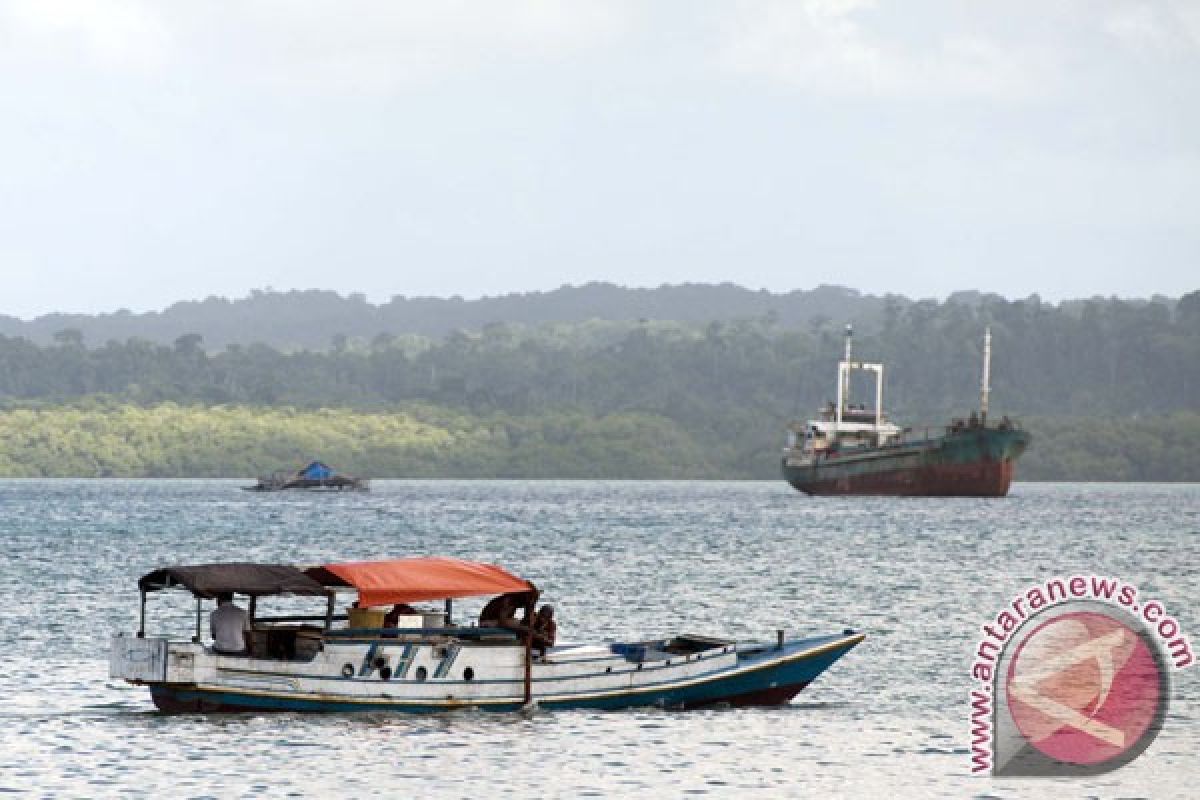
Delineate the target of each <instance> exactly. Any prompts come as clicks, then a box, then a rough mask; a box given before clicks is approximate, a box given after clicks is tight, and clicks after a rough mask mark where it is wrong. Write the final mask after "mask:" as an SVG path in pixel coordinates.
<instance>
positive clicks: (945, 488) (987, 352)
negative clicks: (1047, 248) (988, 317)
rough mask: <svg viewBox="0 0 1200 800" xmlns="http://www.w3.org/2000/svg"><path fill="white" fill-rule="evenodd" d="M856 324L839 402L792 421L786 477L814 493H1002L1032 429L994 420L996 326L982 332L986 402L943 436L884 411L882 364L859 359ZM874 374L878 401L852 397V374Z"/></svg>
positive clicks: (844, 364)
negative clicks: (920, 431) (919, 431)
mask: <svg viewBox="0 0 1200 800" xmlns="http://www.w3.org/2000/svg"><path fill="white" fill-rule="evenodd" d="M852 337H853V331H852V329H851V327H850V326H849V325H847V326H846V355H845V358H844V359H843V360H842V361H841V362H839V363H838V388H837V403H836V404H834V403H830V404H829V405H828V406H826V407H825V408H824V409H822V410H821V412H820V416H819V417H818V418H817V419H810V420H808V422H806V423H798V422H793V423H792V424H791V425H789V426H788V443H787V447H786V448H784V451H783V465H782V466H783V477H784V479H785V480H786V481H787V482H788V483H789V484H791V485H792V487H793V488H795V489H798V490H800V491H802V492H804V493H806V494H810V495H838V494H843V495H921V496H927V497H954V496H964V497H1003V496H1005V495H1006V494H1008V489H1009V486H1010V485H1011V483H1012V479H1013V472H1014V470H1015V467H1016V462H1017V459H1018V458H1019V457H1020V456H1021V454H1022V453H1024V452H1025V448H1027V447H1028V446H1029V442H1030V440H1031V437H1030V435H1029V434H1028V433H1026V432H1025V431H1023V430H1021V429H1020V426H1019V425H1017V423H1015V422H1014V421H1012V420H1010V419H1009V418H1008V417H1003V418H1002V419H1001V420H1000V422H999V423H998V424H995V425H989V424H988V395H989V393H990V392H991V387H990V385H989V382H990V378H991V357H992V332H991V329H990V328H989V329H987V330H985V332H984V338H983V380H982V381H981V384H980V410H979V412H978V413H976V412H974V411H972V412H971V415H970V417H968V418H967V419H965V420H964V419H955V420H953V421H952V422H951V424H950V425H948V426H946V428H945V431H944V432H943V433H942V434H941V435H939V436H929V435H928V433H926V434H925V435H924V436H913V435H911V434H912V431H911V429H908V428H900V427H899V426H897V425H894V424H893V423H892V422H890V421H889V420H888V418H887V415H885V414H884V412H883V364H870V363H866V362H861V361H854V360H853V359H852V357H851V341H852ZM856 371H861V372H870V373H873V374H874V377H875V407H874V408H873V409H872V408H867V407H866V406H865V405H864V404H857V405H854V404H851V403H850V374H851V373H852V372H856Z"/></svg>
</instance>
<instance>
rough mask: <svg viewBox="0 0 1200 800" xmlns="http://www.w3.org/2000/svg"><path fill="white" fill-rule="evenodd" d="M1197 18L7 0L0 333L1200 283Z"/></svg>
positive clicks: (1047, 294)
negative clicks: (485, 309) (149, 313)
mask: <svg viewBox="0 0 1200 800" xmlns="http://www.w3.org/2000/svg"><path fill="white" fill-rule="evenodd" d="M1197 223H1200V3H1198V2H1171V1H1170V0H1162V1H1161V2H1137V1H1136V0H1130V1H1129V2H1115V1H1109V0H1037V2H1022V1H1021V0H1013V1H1012V2H1003V3H978V2H933V1H931V0H904V1H903V2H900V1H899V0H896V2H869V1H868V0H792V1H791V2H773V1H771V0H762V1H761V2H760V1H756V0H746V1H745V2H736V1H727V2H703V1H701V0H697V1H694V2H632V1H631V2H622V1H621V0H612V1H611V2H603V3H593V2H588V0H572V1H571V2H555V1H554V0H509V1H508V2H502V1H501V0H486V1H484V2H461V1H460V0H440V2H437V3H429V2H399V1H398V0H380V2H369V1H367V0H363V1H361V2H349V0H340V1H339V2H312V1H310V0H272V1H267V0H238V1H237V2H232V1H230V2H220V1H216V2H205V3H187V2H156V1H151V0H147V1H146V2H142V1H140V0H124V1H122V0H113V1H112V2H99V0H95V1H92V2H89V0H0V314H9V315H12V316H18V317H22V318H30V317H32V316H35V315H38V314H43V313H46V312H50V311H79V312H90V313H95V312H101V311H114V310H117V309H122V308H127V309H131V310H135V311H144V310H153V309H161V308H164V307H166V306H167V305H169V304H171V303H173V302H175V301H178V300H189V299H202V298H204V297H207V296H210V295H218V296H225V297H231V298H232V297H241V296H244V295H246V294H247V293H248V292H249V291H250V290H252V289H266V288H273V289H278V290H286V289H306V288H323V289H334V290H337V291H339V292H342V293H350V292H361V293H363V294H365V295H366V296H367V297H368V298H369V299H371V300H372V301H375V302H384V301H386V300H388V299H390V298H391V297H392V296H394V295H405V296H410V297H411V296H429V295H432V296H449V295H461V296H463V297H467V298H474V297H479V296H483V295H496V294H504V293H508V292H524V291H534V290H549V289H553V288H556V287H558V286H561V285H564V284H575V285H578V284H582V283H586V282H589V281H611V282H614V283H619V284H624V285H629V286H657V285H660V284H664V283H669V284H677V283H684V282H704V283H708V282H722V281H732V282H734V283H738V284H741V285H744V286H748V287H751V288H755V289H758V288H765V289H769V290H772V291H789V290H792V289H809V288H813V287H815V286H817V285H819V284H826V283H831V284H840V285H844V286H850V287H852V288H856V289H859V290H861V291H864V292H869V293H873V294H881V293H885V292H895V293H899V294H904V295H907V296H909V297H914V298H915V297H945V296H946V295H948V294H950V293H951V292H954V291H956V290H962V289H981V290H984V291H991V292H997V293H1000V294H1002V295H1005V296H1007V297H1014V298H1015V297H1025V296H1028V295H1030V294H1033V293H1037V294H1039V295H1040V296H1041V297H1042V298H1043V299H1044V300H1051V301H1057V300H1061V299H1065V298H1075V297H1087V296H1093V295H1119V296H1132V297H1149V296H1151V295H1154V294H1166V295H1170V296H1178V295H1180V294H1183V293H1186V292H1188V291H1192V290H1195V289H1197V288H1200V224H1197Z"/></svg>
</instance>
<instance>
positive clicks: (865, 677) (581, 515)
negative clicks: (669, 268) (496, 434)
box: [0, 481, 1200, 798]
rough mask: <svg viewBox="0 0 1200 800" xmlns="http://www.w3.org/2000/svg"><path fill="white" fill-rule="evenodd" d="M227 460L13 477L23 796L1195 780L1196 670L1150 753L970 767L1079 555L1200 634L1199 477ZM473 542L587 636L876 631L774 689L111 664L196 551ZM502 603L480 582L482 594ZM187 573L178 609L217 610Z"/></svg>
mask: <svg viewBox="0 0 1200 800" xmlns="http://www.w3.org/2000/svg"><path fill="white" fill-rule="evenodd" d="M237 486H238V483H237V482H226V481H194V482H193V481H86V482H85V481H46V482H41V481H4V482H0V534H2V535H0V548H2V550H3V559H0V587H2V588H3V590H4V593H3V596H4V597H5V598H8V599H9V602H7V603H6V604H5V605H4V607H3V608H2V609H0V635H3V638H4V641H5V642H7V643H8V653H6V657H5V661H4V664H5V666H4V669H3V670H0V696H2V697H3V698H4V703H3V705H2V706H0V730H2V731H3V733H2V734H0V736H2V744H3V747H0V790H3V791H27V792H30V793H31V795H32V796H45V797H64V796H77V797H83V796H87V797H97V796H131V795H145V796H150V795H157V796H163V795H169V796H179V797H190V796H213V797H228V796H249V797H253V796H270V797H279V796H320V795H333V794H339V795H344V796H370V795H384V796H387V795H401V794H411V793H416V792H419V793H421V794H423V795H427V796H437V797H441V796H450V797H453V796H463V797H479V796H482V795H488V794H496V793H500V792H503V793H504V794H505V795H506V796H537V797H545V796H595V797H604V796H621V795H627V794H632V793H634V792H639V793H640V792H646V793H655V794H667V795H681V794H682V795H712V796H729V795H730V794H731V793H732V792H745V791H747V790H752V791H757V792H758V793H761V794H763V795H768V796H796V795H836V796H845V795H859V796H880V795H884V794H887V795H894V796H945V797H961V796H964V795H987V796H998V797H1018V796H1019V797H1027V796H1028V797H1041V796H1044V797H1056V798H1057V797H1062V796H1078V795H1089V794H1090V795H1099V796H1112V795H1123V796H1131V795H1132V796H1150V797H1156V798H1157V797H1172V796H1178V797H1185V796H1190V795H1191V794H1192V791H1191V790H1192V787H1193V785H1194V783H1195V781H1196V779H1197V778H1200V774H1197V767H1196V763H1197V761H1196V759H1195V756H1194V754H1195V752H1196V751H1197V750H1198V749H1200V728H1198V716H1200V711H1198V708H1197V696H1198V693H1197V688H1196V685H1197V682H1196V679H1195V675H1193V674H1190V673H1184V674H1182V675H1178V676H1177V678H1178V680H1176V681H1175V685H1174V690H1173V698H1172V707H1171V714H1170V716H1169V718H1168V720H1167V724H1166V727H1165V729H1164V730H1163V732H1162V734H1161V735H1160V736H1159V738H1158V740H1157V741H1156V742H1155V743H1154V745H1153V746H1152V747H1151V749H1150V750H1149V751H1148V752H1147V753H1146V754H1145V755H1144V756H1143V757H1142V758H1141V759H1139V760H1138V761H1135V762H1134V763H1133V764H1131V765H1129V766H1127V767H1125V768H1124V769H1122V770H1120V771H1118V772H1115V773H1112V774H1109V775H1104V776H1099V777H1098V778H1093V779H1089V780H1087V781H1077V782H1073V783H1072V782H1068V783H1065V784H1064V783H1051V782H1037V781H1025V782H1012V781H1009V782H993V781H991V780H990V779H976V778H971V777H970V776H969V775H968V774H967V771H968V761H967V747H968V741H967V738H966V736H967V710H966V697H967V692H968V689H969V688H970V684H969V681H968V670H969V668H970V667H969V665H970V660H971V654H972V651H973V648H974V645H975V640H976V637H977V633H978V629H979V625H981V624H982V623H984V622H986V621H988V619H990V618H991V616H992V615H994V613H995V612H996V611H997V610H998V609H999V608H1000V607H1001V606H1003V605H1004V604H1005V603H1006V602H1007V601H1008V600H1009V599H1010V598H1011V596H1013V595H1014V594H1016V593H1017V592H1019V591H1020V590H1021V589H1023V588H1025V587H1026V586H1027V585H1030V584H1032V583H1035V582H1037V581H1040V580H1044V579H1045V578H1047V577H1049V576H1052V575H1063V574H1071V573H1074V572H1093V571H1096V572H1100V573H1103V574H1109V575H1115V576H1120V577H1122V578H1124V579H1125V580H1127V581H1129V582H1131V583H1133V584H1135V585H1138V586H1139V587H1141V589H1142V592H1143V595H1144V596H1153V597H1157V598H1159V599H1161V600H1162V601H1163V602H1164V604H1165V605H1166V606H1167V608H1168V609H1170V611H1171V612H1172V613H1173V614H1174V615H1175V616H1176V617H1177V618H1178V619H1179V621H1180V623H1181V625H1182V626H1183V629H1184V631H1186V632H1189V633H1192V634H1193V641H1195V639H1196V638H1200V637H1196V635H1195V634H1196V631H1197V630H1200V618H1198V617H1197V616H1196V608H1195V606H1194V603H1195V600H1196V593H1195V588H1194V587H1195V581H1196V577H1197V575H1198V574H1200V547H1198V546H1197V543H1198V539H1197V536H1198V534H1200V487H1197V486H1148V485H1142V486H1098V485H1093V486H1087V485H1072V484H1059V485H1028V484H1018V485H1017V486H1016V487H1015V488H1014V491H1013V495H1012V496H1011V497H1009V498H1007V499H1004V500H970V499H910V500H889V499H882V498H858V499H839V498H820V499H818V498H806V497H803V496H801V495H798V494H797V493H795V492H793V491H792V490H790V489H788V488H787V487H786V485H784V484H782V483H657V482H654V483H526V482H462V483H459V482H386V481H376V482H375V483H373V485H372V489H373V491H372V492H370V493H369V494H358V493H355V494H347V495H332V496H330V495H321V496H314V495H304V494H301V495H285V494H278V495H250V494H247V493H243V492H239V491H238V489H237ZM427 553H430V554H435V553H436V554H448V555H458V556H463V557H467V558H474V559H481V560H490V561H496V562H499V563H501V564H504V565H505V566H507V567H509V568H511V569H513V570H514V571H515V572H518V573H519V574H522V575H524V576H526V577H529V578H531V579H532V580H533V581H535V582H536V583H537V584H538V585H539V586H540V587H542V588H543V590H544V592H545V597H546V600H547V601H548V602H551V603H553V604H554V605H555V606H556V607H557V609H558V615H559V617H560V627H559V631H560V636H561V638H562V639H563V640H566V641H587V640H596V639H614V638H627V637H631V636H649V635H660V634H663V633H666V632H669V631H673V630H686V631H690V632H697V633H716V634H730V635H735V636H738V637H743V638H759V639H764V640H766V639H771V638H772V637H773V635H774V633H773V632H774V630H775V628H780V627H782V628H786V629H787V630H788V631H789V632H790V633H791V634H795V635H799V634H805V633H826V632H835V631H840V630H842V629H843V628H845V627H847V626H850V627H855V628H861V629H864V630H866V631H867V632H868V634H869V638H868V639H867V641H866V642H865V643H864V644H863V645H861V646H860V647H858V648H857V649H856V650H854V651H853V652H851V653H850V655H848V656H847V657H846V658H844V659H843V660H842V661H840V662H839V663H837V664H836V665H835V666H834V667H833V669H832V670H831V671H830V672H829V673H827V674H826V675H825V676H823V677H822V678H821V679H820V680H818V681H817V682H816V683H815V684H813V686H811V687H810V688H809V689H807V690H805V692H803V693H802V694H801V695H800V696H799V697H798V698H797V700H796V702H795V703H793V704H792V705H790V706H787V707H785V708H780V709H772V710H713V711H696V712H688V713H678V712H666V711H657V710H652V709H645V710H637V711H629V712H553V713H549V712H533V713H529V714H487V713H483V712H478V711H461V712H455V713H451V714H444V715H436V716H427V717H406V716H400V715H373V714H371V715H329V716H321V715H307V716H296V715H290V714H282V715H252V714H247V715H224V716H222V715H185V716H177V717H165V716H161V715H159V714H157V713H154V712H153V710H152V707H151V705H150V701H149V697H148V693H147V692H146V691H145V690H144V689H139V688H136V687H131V686H127V685H125V684H121V683H113V682H110V681H109V680H108V679H107V672H106V663H105V658H106V656H107V638H108V636H109V634H110V633H111V632H113V631H115V630H118V629H126V630H129V629H132V628H134V627H135V626H136V616H137V592H136V587H135V581H136V578H137V577H138V576H139V575H140V574H142V573H143V572H146V571H148V570H150V569H151V568H153V567H156V566H160V565H163V564H167V563H187V562H205V561H220V560H235V559H236V560H264V561H284V562H304V563H314V562H320V561H324V560H332V559H339V560H345V559H356V558H372V557H381V556H388V555H391V556H397V555H416V554H427ZM477 607H478V604H475V605H472V604H470V603H464V604H460V606H459V612H460V613H470V612H471V611H473V610H475V609H477ZM193 613H194V610H193V609H192V608H191V606H190V604H189V602H188V600H187V599H186V598H185V597H182V596H175V597H173V598H170V599H168V598H167V597H163V596H160V597H155V598H152V600H151V603H150V614H151V618H152V624H151V626H150V627H151V628H152V629H161V628H162V627H163V626H167V625H173V626H175V628H174V629H175V630H176V631H177V632H178V633H180V634H181V635H186V634H188V633H190V630H191V626H193V625H194V617H193Z"/></svg>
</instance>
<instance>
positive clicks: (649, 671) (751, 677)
mask: <svg viewBox="0 0 1200 800" xmlns="http://www.w3.org/2000/svg"><path fill="white" fill-rule="evenodd" d="M863 638H864V635H863V634H861V633H847V634H843V635H839V636H827V637H813V638H810V639H804V640H798V641H792V642H787V643H784V644H782V645H780V646H774V647H766V646H756V647H752V648H743V649H739V650H737V651H736V652H735V651H734V650H733V649H730V650H729V652H728V653H727V654H724V655H723V656H721V658H722V659H724V660H722V661H720V662H719V663H720V664H721V666H719V667H716V668H714V669H712V670H711V671H707V672H697V671H696V669H695V664H694V662H693V664H692V666H690V667H689V666H686V665H684V664H683V663H682V662H680V663H679V664H678V665H677V666H676V667H675V668H674V669H672V668H671V667H669V666H668V667H663V666H662V665H661V664H655V663H653V662H646V663H645V664H643V665H641V666H637V667H636V669H633V667H632V666H631V667H630V670H631V672H633V673H635V674H634V675H631V677H630V679H629V681H628V682H627V683H626V685H624V686H621V687H614V686H613V685H612V682H611V680H608V681H607V682H606V680H605V679H611V677H612V674H611V672H608V673H600V672H599V671H598V672H597V675H596V680H595V681H589V680H588V679H587V678H586V677H585V678H583V679H580V680H575V681H573V682H571V685H570V686H569V687H568V688H566V689H563V688H560V686H559V684H560V683H561V682H562V681H561V679H556V678H553V677H551V676H549V675H548V671H549V670H550V669H551V668H552V667H554V666H555V665H554V664H536V663H535V671H534V675H535V677H534V681H533V687H532V688H533V691H532V695H533V701H534V703H535V704H536V705H537V707H539V708H543V709H600V710H618V709H623V708H635V707H647V706H651V707H652V706H657V707H662V708H671V709H692V708H703V707H709V706H714V705H728V706H778V705H784V704H786V703H788V702H789V701H790V700H791V699H792V698H793V697H795V696H796V694H798V693H799V692H800V691H801V690H803V689H804V688H805V687H807V686H808V685H809V684H810V683H812V682H813V681H814V680H815V679H816V678H817V676H819V675H820V674H821V673H822V672H824V671H825V670H826V669H828V668H829V667H830V666H831V665H832V664H833V663H834V662H835V661H837V660H838V659H839V658H841V657H842V656H843V655H845V654H846V653H847V652H849V651H850V650H851V649H852V648H854V647H855V646H856V645H857V644H858V643H859V642H861V641H862V640H863ZM714 663H717V662H714ZM610 666H611V664H610ZM642 666H645V667H646V669H645V671H644V672H643V670H642ZM600 669H601V668H600V667H597V670H600ZM539 672H540V673H542V674H543V677H542V678H539V677H538V674H539ZM658 673H661V674H658ZM639 681H640V682H639ZM375 685H376V686H377V687H378V690H373V691H371V692H370V693H368V694H363V693H358V694H351V693H349V692H347V693H344V694H338V693H336V692H334V691H330V690H329V689H328V688H327V687H322V688H321V690H319V691H303V690H302V689H303V688H304V687H302V686H301V687H300V689H301V690H287V691H278V690H250V689H246V688H239V687H234V686H219V685H211V684H210V685H198V684H185V683H165V682H152V683H149V687H150V694H151V697H152V699H153V701H154V704H155V706H156V707H157V708H159V709H160V710H161V711H164V712H168V713H197V712H200V713H204V712H227V711H243V712H244V711H250V712H265V711H284V712H406V713H437V712H446V711H453V710H458V709H463V708H479V709H482V710H488V711H509V712H511V711H516V710H519V709H521V708H523V707H524V706H525V703H524V701H523V696H522V692H521V689H520V686H519V684H518V685H512V686H511V689H510V690H508V691H505V692H503V693H501V694H493V695H491V696H476V697H471V696H469V694H467V693H466V691H467V690H466V689H465V687H463V686H461V685H458V686H456V687H455V686H449V685H447V690H448V691H446V692H439V693H438V694H437V695H431V694H425V695H424V696H421V697H416V696H408V697H405V694H406V692H405V690H404V684H403V683H402V682H391V683H378V682H377V683H376V684H375ZM426 685H428V684H426ZM451 692H459V693H460V694H457V696H454V697H451V696H450V693H451Z"/></svg>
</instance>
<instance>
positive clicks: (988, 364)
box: [979, 325, 992, 424]
mask: <svg viewBox="0 0 1200 800" xmlns="http://www.w3.org/2000/svg"><path fill="white" fill-rule="evenodd" d="M991 377H992V328H991V326H990V325H989V326H988V327H986V328H984V329H983V379H982V380H981V381H980V382H979V416H980V420H981V421H982V422H983V423H984V424H986V423H987V414H988V394H990V393H991V391H992V387H991V386H989V385H988V384H989V383H990V381H991Z"/></svg>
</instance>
